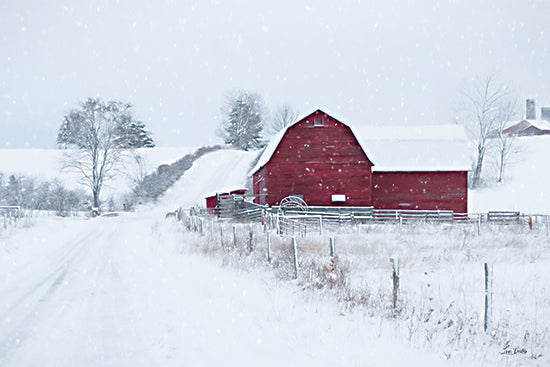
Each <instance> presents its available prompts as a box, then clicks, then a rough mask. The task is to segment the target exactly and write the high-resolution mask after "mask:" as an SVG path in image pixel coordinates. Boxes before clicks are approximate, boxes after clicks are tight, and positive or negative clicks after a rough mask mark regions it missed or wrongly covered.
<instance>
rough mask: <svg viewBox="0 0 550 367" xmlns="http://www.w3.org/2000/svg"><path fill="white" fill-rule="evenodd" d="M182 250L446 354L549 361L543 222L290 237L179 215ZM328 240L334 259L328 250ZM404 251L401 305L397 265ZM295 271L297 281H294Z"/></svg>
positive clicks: (380, 227)
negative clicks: (291, 287) (268, 276)
mask: <svg viewBox="0 0 550 367" xmlns="http://www.w3.org/2000/svg"><path fill="white" fill-rule="evenodd" d="M178 228H179V229H180V230H181V231H182V236H183V238H182V244H183V250H184V251H191V252H200V253H203V254H206V255H209V256H214V257H216V258H220V259H221V261H222V263H223V264H225V265H227V266H231V267H236V268H240V269H244V270H251V269H259V270H261V271H264V270H265V271H270V272H273V273H274V274H276V275H277V278H279V279H280V280H283V281H291V282H293V283H294V284H295V285H296V286H297V287H299V289H301V290H303V291H304V295H307V296H308V297H322V298H328V299H332V300H336V301H337V302H338V304H339V305H340V308H341V312H343V313H364V314H366V315H368V316H369V317H370V318H372V319H375V320H377V322H378V323H379V330H378V333H379V334H382V333H392V334H393V336H394V337H395V338H396V339H398V340H400V341H402V342H404V343H408V344H410V345H412V346H414V347H416V348H420V349H427V350H432V351H436V352H438V353H439V354H441V355H443V356H444V358H449V359H455V360H456V359H458V360H460V359H462V358H471V357H474V358H476V359H479V358H481V360H482V361H486V362H490V363H495V364H496V365H502V364H509V365H517V364H519V363H521V364H529V365H531V364H532V365H539V364H541V363H542V364H545V363H548V362H549V361H550V356H549V355H548V352H549V350H548V346H549V345H550V292H549V291H550V289H549V288H548V284H550V270H549V269H550V240H549V237H548V234H547V228H546V226H534V227H533V229H532V230H530V229H529V227H528V226H526V225H524V224H506V225H504V224H484V225H483V226H482V228H481V230H479V229H478V227H477V226H476V225H472V224H471V223H470V224H466V223H464V224H456V223H454V224H452V223H444V224H426V223H409V224H406V225H397V224H361V225H344V226H341V227H337V228H333V229H332V230H329V229H327V230H325V231H324V233H323V234H319V233H316V232H313V233H308V234H307V236H297V237H295V243H296V254H297V257H296V263H297V267H298V271H297V277H296V273H295V270H296V269H295V267H294V249H293V246H292V239H291V238H285V237H280V236H278V235H277V234H276V232H275V231H274V230H266V228H264V227H262V226H261V225H259V224H249V223H234V222H223V221H218V220H217V219H215V218H208V217H207V218H205V219H197V218H195V219H190V217H187V220H184V221H183V222H182V225H181V227H178ZM331 239H332V241H333V242H332V243H333V246H332V249H333V251H334V256H333V257H331V256H330V253H331ZM390 258H399V264H400V266H399V273H400V274H399V275H400V279H399V291H398V298H397V305H396V307H395V308H394V307H393V305H392V292H393V289H392V287H393V285H392V278H391V275H392V264H391V263H390ZM485 263H489V264H491V265H492V267H493V278H492V282H493V286H492V300H493V302H492V308H491V311H492V312H491V319H490V320H489V321H490V325H491V326H490V328H489V330H487V332H485V331H484V321H485V320H484V307H485V276H484V264H485ZM295 278H296V279H295Z"/></svg>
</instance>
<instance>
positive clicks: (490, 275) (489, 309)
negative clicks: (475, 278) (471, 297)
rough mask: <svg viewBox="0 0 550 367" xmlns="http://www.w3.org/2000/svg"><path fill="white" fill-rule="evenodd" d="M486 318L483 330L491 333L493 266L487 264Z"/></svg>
mask: <svg viewBox="0 0 550 367" xmlns="http://www.w3.org/2000/svg"><path fill="white" fill-rule="evenodd" d="M484 268H485V315H484V316H485V317H484V323H483V329H484V330H485V332H488V331H489V332H490V331H491V329H492V327H491V319H492V314H493V264H489V263H485V266H484Z"/></svg>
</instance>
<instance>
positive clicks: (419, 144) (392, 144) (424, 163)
mask: <svg viewBox="0 0 550 367" xmlns="http://www.w3.org/2000/svg"><path fill="white" fill-rule="evenodd" d="M307 116H309V115H307ZM307 116H305V117H307ZM301 120H302V119H299V120H298V121H296V122H295V123H293V124H291V125H289V126H287V127H286V128H284V129H283V130H281V131H279V132H278V133H277V134H276V135H275V136H274V137H273V138H272V139H271V141H270V142H269V144H268V145H267V147H266V148H265V150H264V151H263V153H262V155H261V157H260V159H259V160H258V162H257V163H256V165H255V166H254V168H253V169H252V170H251V171H250V172H249V175H253V174H254V173H255V172H256V171H258V170H259V169H260V168H262V167H263V166H265V165H266V164H267V162H269V160H270V159H271V157H272V156H273V154H274V153H275V151H276V150H277V147H278V146H279V144H280V142H281V140H282V139H283V136H284V135H285V134H286V132H287V131H288V129H289V128H290V127H291V126H293V125H295V124H296V123H298V122H299V121H301ZM345 125H346V126H348V127H349V128H350V129H351V131H352V132H353V134H354V135H355V137H356V138H357V141H358V142H359V144H360V145H361V148H362V149H363V151H364V152H365V154H366V155H367V157H368V158H369V159H370V160H371V162H372V163H373V164H374V166H373V167H372V170H373V171H388V172H390V171H468V170H470V158H469V154H468V143H467V137H466V133H465V131H464V128H463V127H462V126H460V125H428V126H385V127H381V126H373V125H365V126H351V125H348V124H345Z"/></svg>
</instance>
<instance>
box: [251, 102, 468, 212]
mask: <svg viewBox="0 0 550 367" xmlns="http://www.w3.org/2000/svg"><path fill="white" fill-rule="evenodd" d="M468 169H469V159H468V151H467V145H466V135H465V133H464V130H463V128H462V127H460V126H457V125H450V126H447V125H443V126H442V125H434V126H429V127H425V126H424V127H418V126H414V127H406V128H402V127H395V126H394V127H386V128H379V127H361V128H357V127H351V126H349V125H347V124H344V123H343V122H341V121H339V120H337V119H335V118H334V117H332V116H330V115H328V114H327V113H325V112H323V111H321V110H317V111H315V112H313V113H311V114H310V115H308V116H306V117H304V118H302V119H300V120H299V121H297V122H295V123H294V124H292V125H290V126H288V127H287V128H285V129H283V130H282V131H280V132H279V133H278V134H277V135H276V136H275V137H274V138H273V139H272V140H271V142H270V143H269V144H268V146H267V147H266V149H265V151H264V152H263V154H262V155H261V157H260V159H259V161H258V163H257V164H256V166H255V167H254V169H252V171H251V172H250V174H251V176H252V179H253V188H254V194H255V195H257V199H256V202H257V203H259V204H268V205H270V206H272V205H278V204H279V202H280V201H281V200H282V199H283V198H284V197H286V196H289V195H296V196H299V197H301V198H303V199H304V201H305V202H306V203H307V204H308V205H311V206H374V207H375V208H377V209H411V210H416V209H418V210H420V209H422V210H453V211H455V212H460V213H465V212H467V192H468V190H467V187H468V182H467V176H468V175H467V173H468Z"/></svg>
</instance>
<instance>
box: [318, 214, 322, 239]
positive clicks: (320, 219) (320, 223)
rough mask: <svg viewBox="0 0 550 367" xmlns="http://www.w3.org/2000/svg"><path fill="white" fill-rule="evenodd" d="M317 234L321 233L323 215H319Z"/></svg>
mask: <svg viewBox="0 0 550 367" xmlns="http://www.w3.org/2000/svg"><path fill="white" fill-rule="evenodd" d="M319 234H320V235H322V234H323V216H322V215H320V216H319Z"/></svg>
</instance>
